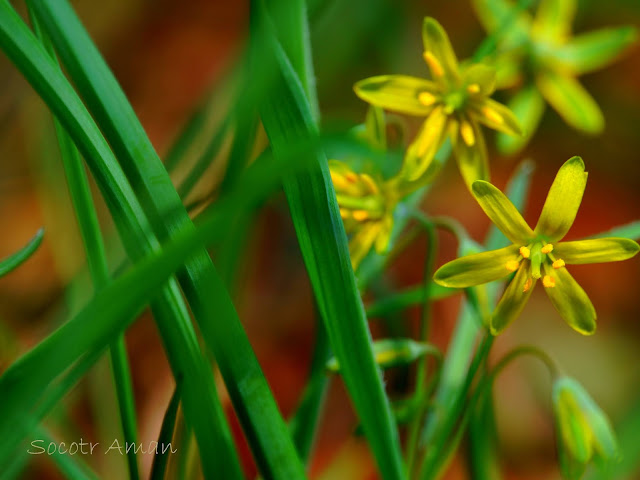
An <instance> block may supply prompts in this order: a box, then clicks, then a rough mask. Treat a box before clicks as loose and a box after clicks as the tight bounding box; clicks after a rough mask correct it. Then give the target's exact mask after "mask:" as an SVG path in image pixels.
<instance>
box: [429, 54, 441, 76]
mask: <svg viewBox="0 0 640 480" xmlns="http://www.w3.org/2000/svg"><path fill="white" fill-rule="evenodd" d="M424 61H425V62H427V65H429V68H430V69H431V73H433V75H435V76H436V77H442V76H443V75H444V69H443V68H442V65H441V64H440V62H439V61H438V59H437V58H436V57H435V55H434V54H433V53H431V52H424Z"/></svg>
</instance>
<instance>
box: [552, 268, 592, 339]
mask: <svg viewBox="0 0 640 480" xmlns="http://www.w3.org/2000/svg"><path fill="white" fill-rule="evenodd" d="M543 268H544V274H545V275H549V276H550V277H551V278H553V279H554V280H555V287H553V288H545V290H546V292H547V295H549V298H550V299H551V303H553V306H554V307H556V310H558V313H560V315H561V316H562V318H563V319H564V321H565V322H567V324H568V325H569V326H570V327H571V328H573V329H574V330H575V331H577V332H580V333H582V334H583V335H593V334H594V333H595V331H596V310H595V308H594V307H593V304H592V303H591V300H589V297H588V296H587V294H586V293H585V291H584V290H583V289H582V287H581V286H580V285H579V284H578V282H576V281H575V280H574V279H573V277H572V276H571V274H570V273H569V272H568V271H567V269H566V268H559V269H555V268H553V267H552V266H551V265H549V264H548V263H547V262H545V263H544V264H543Z"/></svg>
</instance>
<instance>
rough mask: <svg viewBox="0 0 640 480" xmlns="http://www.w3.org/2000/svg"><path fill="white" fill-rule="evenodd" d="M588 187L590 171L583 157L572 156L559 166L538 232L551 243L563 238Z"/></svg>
mask: <svg viewBox="0 0 640 480" xmlns="http://www.w3.org/2000/svg"><path fill="white" fill-rule="evenodd" d="M586 186H587V172H585V171H584V162H583V161H582V158H580V157H572V158H570V159H569V160H567V161H566V162H564V164H563V165H562V167H560V170H558V173H557V174H556V178H555V179H554V180H553V184H552V185H551V188H550V189H549V193H548V194H547V199H546V200H545V202H544V206H543V207H542V213H540V218H539V219H538V224H537V225H536V228H535V232H536V233H537V234H541V235H545V236H546V237H547V238H548V241H549V242H556V241H558V240H561V239H562V238H563V237H564V236H565V235H566V234H567V232H568V231H569V229H570V228H571V225H573V221H574V220H575V218H576V215H577V213H578V209H579V208H580V203H581V202H582V195H583V194H584V189H585V187H586Z"/></svg>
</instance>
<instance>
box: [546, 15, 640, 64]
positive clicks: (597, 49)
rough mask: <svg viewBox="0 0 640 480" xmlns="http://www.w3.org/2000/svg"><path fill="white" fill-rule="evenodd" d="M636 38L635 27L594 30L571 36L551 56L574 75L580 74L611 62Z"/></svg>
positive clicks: (636, 31)
mask: <svg viewBox="0 0 640 480" xmlns="http://www.w3.org/2000/svg"><path fill="white" fill-rule="evenodd" d="M637 38H638V30H637V29H636V28H635V27H619V28H605V29H602V30H596V31H595V32H589V33H585V34H582V35H577V36H575V37H573V38H572V39H571V40H570V41H569V42H567V43H566V44H564V45H562V46H560V47H559V48H558V49H557V50H556V51H555V52H554V53H553V57H554V58H556V59H558V60H559V61H560V62H561V63H562V65H563V66H564V67H566V68H568V69H569V70H570V71H571V72H573V73H574V74H575V75H581V74H583V73H587V72H591V71H593V70H597V69H599V68H602V67H604V66H605V65H608V64H609V63H611V62H613V61H614V60H615V59H616V58H617V57H618V56H619V55H620V54H621V53H622V52H623V51H624V50H625V49H626V48H627V47H628V46H629V45H631V44H632V43H634V42H635V41H636V40H637Z"/></svg>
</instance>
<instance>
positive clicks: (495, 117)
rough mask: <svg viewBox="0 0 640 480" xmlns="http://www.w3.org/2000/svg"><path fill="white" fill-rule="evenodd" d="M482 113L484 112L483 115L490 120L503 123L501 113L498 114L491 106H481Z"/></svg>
mask: <svg viewBox="0 0 640 480" xmlns="http://www.w3.org/2000/svg"><path fill="white" fill-rule="evenodd" d="M482 113H483V114H484V116H485V117H487V118H488V119H489V120H491V121H492V122H495V123H499V124H503V123H504V118H502V115H500V114H499V113H498V112H496V111H495V110H494V109H492V108H489V107H483V108H482Z"/></svg>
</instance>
